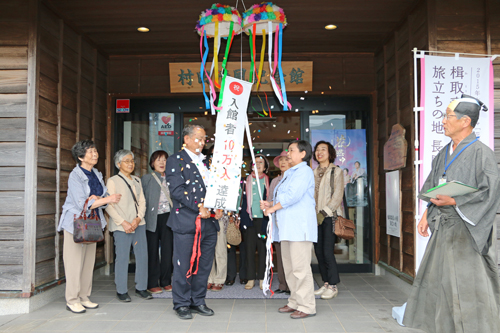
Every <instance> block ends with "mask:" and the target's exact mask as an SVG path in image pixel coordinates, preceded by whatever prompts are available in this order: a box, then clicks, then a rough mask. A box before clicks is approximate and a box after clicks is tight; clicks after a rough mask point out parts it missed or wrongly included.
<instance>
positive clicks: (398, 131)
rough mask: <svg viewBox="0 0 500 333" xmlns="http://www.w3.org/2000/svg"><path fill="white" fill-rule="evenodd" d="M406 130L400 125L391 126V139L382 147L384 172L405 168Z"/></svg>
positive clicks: (406, 150)
mask: <svg viewBox="0 0 500 333" xmlns="http://www.w3.org/2000/svg"><path fill="white" fill-rule="evenodd" d="M405 133H406V130H405V129H404V127H403V126H401V125H400V124H396V125H394V126H392V131H391V137H390V138H389V140H388V141H387V142H386V143H385V145H384V170H397V169H402V168H404V167H406V155H407V153H408V143H407V142H406V139H405Z"/></svg>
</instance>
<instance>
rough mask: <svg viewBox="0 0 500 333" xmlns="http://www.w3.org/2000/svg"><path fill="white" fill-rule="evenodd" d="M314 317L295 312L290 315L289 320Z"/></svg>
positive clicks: (312, 314)
mask: <svg viewBox="0 0 500 333" xmlns="http://www.w3.org/2000/svg"><path fill="white" fill-rule="evenodd" d="M315 315H316V314H315V313H311V314H308V313H305V312H302V311H299V310H297V311H295V312H294V313H292V314H291V315H290V318H292V319H304V318H307V317H314V316H315Z"/></svg>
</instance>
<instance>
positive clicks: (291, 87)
mask: <svg viewBox="0 0 500 333" xmlns="http://www.w3.org/2000/svg"><path fill="white" fill-rule="evenodd" d="M210 66H211V63H208V64H207V65H206V69H207V73H210ZM200 67H201V63H199V62H172V63H170V64H169V71H170V92H171V93H193V92H202V91H203V87H202V84H201V83H202V82H201V78H202V74H201V73H200ZM281 67H282V68H283V76H284V79H285V86H286V91H311V90H312V76H313V72H312V71H313V62H312V61H284V62H282V63H281ZM219 68H220V67H219ZM227 70H228V75H230V76H233V77H235V78H238V79H242V80H245V81H248V78H249V75H250V62H243V68H241V63H240V62H228V63H227ZM276 72H277V71H276ZM212 79H213V75H212ZM275 79H276V82H277V83H278V84H279V82H280V79H279V75H275ZM221 81H222V79H221V77H220V75H219V83H220V82H221ZM205 83H207V79H206V77H205ZM255 88H256V85H255V84H254V86H253V89H252V91H255ZM259 90H260V91H273V88H272V87H271V80H270V78H269V63H268V62H267V61H266V62H264V67H263V70H262V80H261V86H260V87H259ZM205 91H207V92H208V91H209V87H208V86H207V85H206V84H205Z"/></svg>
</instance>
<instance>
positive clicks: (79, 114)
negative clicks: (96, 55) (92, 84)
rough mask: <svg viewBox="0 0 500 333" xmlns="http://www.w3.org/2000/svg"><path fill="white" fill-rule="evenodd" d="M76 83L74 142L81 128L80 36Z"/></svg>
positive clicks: (79, 38)
mask: <svg viewBox="0 0 500 333" xmlns="http://www.w3.org/2000/svg"><path fill="white" fill-rule="evenodd" d="M77 75H78V76H77V77H78V83H77V93H76V141H77V142H78V141H80V132H81V130H80V126H81V120H80V117H81V105H80V100H81V96H82V36H78V74H77Z"/></svg>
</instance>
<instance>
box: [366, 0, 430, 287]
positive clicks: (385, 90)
mask: <svg viewBox="0 0 500 333" xmlns="http://www.w3.org/2000/svg"><path fill="white" fill-rule="evenodd" d="M425 19H426V4H425V2H422V3H421V4H420V5H418V6H417V7H416V8H415V9H414V11H413V12H412V13H410V14H409V16H408V17H407V18H406V20H405V21H404V22H403V23H402V24H401V26H400V27H399V28H397V29H396V30H395V31H394V33H393V35H392V36H391V38H390V39H388V41H387V42H386V44H385V45H384V47H383V48H382V49H381V50H380V51H379V52H377V53H376V55H375V64H376V65H375V67H376V68H377V72H376V86H377V108H375V109H374V118H375V119H377V127H378V139H379V145H380V150H379V152H378V154H377V155H376V156H377V157H376V159H377V160H378V161H379V163H377V165H378V166H379V167H378V176H379V182H378V184H377V185H378V186H377V187H378V193H376V194H375V195H376V196H377V195H378V196H379V207H380V210H379V211H378V212H377V211H376V215H377V216H376V220H377V221H378V227H379V228H378V230H379V232H378V233H377V234H376V240H375V241H376V246H375V249H376V255H375V257H376V260H380V261H383V262H385V263H386V264H389V265H390V266H392V267H394V268H396V269H397V270H399V271H400V272H403V273H405V274H407V275H409V276H410V277H414V276H415V260H414V237H415V235H414V230H415V221H414V218H413V217H414V215H415V214H414V209H415V208H414V191H415V188H414V167H413V159H414V156H413V154H411V153H410V152H411V151H412V149H409V153H408V157H407V162H406V165H407V167H406V168H404V169H402V170H401V188H402V197H401V200H402V211H401V228H402V233H401V237H393V236H388V235H387V230H386V221H385V214H386V202H385V195H386V193H385V173H386V172H385V170H384V169H383V145H384V144H385V143H386V142H387V140H388V139H389V135H390V132H391V129H392V126H393V125H394V124H397V123H400V124H402V125H403V126H404V127H405V129H406V140H407V142H408V147H409V148H410V147H411V145H412V143H413V142H414V123H413V119H414V115H413V105H414V101H413V62H412V57H411V50H412V48H413V47H415V46H417V45H416V44H415V42H416V40H418V41H420V40H423V41H425V43H428V35H427V30H426V29H424V27H425V26H426V24H424V23H425V22H422V20H424V21H425ZM417 43H419V42H417ZM423 48H424V49H426V47H425V46H424V47H423Z"/></svg>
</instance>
